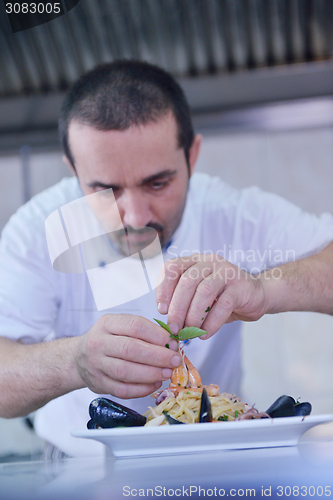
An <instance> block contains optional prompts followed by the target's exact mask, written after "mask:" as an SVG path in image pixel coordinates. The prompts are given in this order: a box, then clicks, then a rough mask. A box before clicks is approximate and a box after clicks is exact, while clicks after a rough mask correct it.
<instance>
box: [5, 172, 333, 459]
mask: <svg viewBox="0 0 333 500" xmlns="http://www.w3.org/2000/svg"><path fill="white" fill-rule="evenodd" d="M80 197H82V191H81V189H80V187H79V184H78V181H77V178H66V179H63V180H62V181H61V182H60V183H58V184H56V185H55V186H53V187H51V188H50V189H47V190H46V191H44V192H42V193H40V194H38V195H37V196H35V197H34V198H33V199H32V200H30V201H29V202H28V203H27V204H26V205H24V206H23V207H21V208H20V209H19V210H18V211H17V213H16V214H15V215H13V216H12V217H11V219H10V221H9V223H8V224H7V226H6V227H5V229H4V230H3V233H2V237H1V241H0V335H2V336H4V337H8V338H11V339H15V340H17V339H21V340H22V341H23V342H25V343H37V342H45V341H51V340H52V339H55V338H61V337H72V336H76V335H82V334H84V333H86V332H87V331H88V330H89V329H90V327H91V326H92V325H93V324H94V323H95V322H96V320H97V319H98V318H99V317H100V316H101V315H102V314H105V313H112V312H113V313H128V314H137V315H140V316H143V317H145V318H147V319H150V320H152V318H159V319H162V320H163V319H164V320H165V317H163V316H161V315H159V314H158V312H157V309H156V304H155V291H154V290H152V291H150V292H149V293H147V294H145V295H144V296H142V297H140V298H138V299H136V300H132V301H131V302H128V303H126V304H123V305H122V306H118V307H116V308H111V309H108V310H103V311H97V308H96V304H95V302H94V297H93V294H92V291H91V288H90V285H89V281H88V279H87V274H86V273H81V274H72V273H61V272H57V271H55V270H54V269H53V267H52V265H51V261H50V256H49V252H48V248H47V244H46V237H45V220H46V219H47V217H48V216H49V215H50V214H51V213H52V212H54V211H55V210H56V209H58V208H60V207H62V206H63V205H65V204H67V203H69V202H71V201H73V200H75V199H78V198H80ZM332 240H333V217H332V215H330V214H327V213H326V214H323V215H322V216H321V217H319V218H318V217H316V216H315V215H313V214H308V213H304V212H302V210H301V209H299V208H298V207H296V206H294V205H293V204H291V203H289V202H287V201H285V200H284V199H282V198H280V197H279V196H277V195H274V194H268V193H265V192H263V191H261V190H260V189H259V188H257V187H251V188H248V189H243V190H236V189H234V188H232V187H230V186H229V185H227V184H225V183H224V182H222V181H221V180H220V179H219V178H217V177H210V176H208V175H206V174H202V173H198V174H194V175H193V176H192V178H191V180H190V186H189V191H188V196H187V202H186V207H185V211H184V214H183V217H182V220H181V224H180V226H179V227H178V229H177V231H176V233H175V235H174V237H173V239H172V242H171V244H170V246H169V247H168V248H167V250H165V251H164V255H163V257H164V260H168V259H170V258H173V257H175V256H186V255H191V254H193V253H198V252H199V253H214V254H219V255H221V256H222V257H225V258H226V259H227V260H229V261H230V262H232V263H234V264H236V265H238V266H239V267H242V268H243V269H246V270H248V271H249V272H253V273H256V272H259V271H261V270H263V269H264V268H266V267H275V266H277V265H278V264H280V263H282V262H286V261H288V260H292V259H293V258H296V259H299V258H300V257H302V256H305V255H307V254H309V253H313V252H316V251H319V250H320V249H321V248H323V247H325V246H326V245H327V244H328V243H329V242H330V241H332ZM100 265H101V266H103V265H104V263H103V262H100ZM240 326H241V324H240V322H234V323H230V324H227V325H224V326H223V327H222V328H221V329H220V331H219V332H218V333H217V334H215V335H214V336H213V337H212V338H211V339H209V340H208V341H201V340H200V339H194V340H193V341H191V343H190V344H189V345H188V346H187V348H186V353H187V356H188V357H189V358H190V359H191V361H192V363H193V364H194V365H195V366H196V367H197V368H198V370H199V372H200V374H201V376H202V380H203V383H204V384H209V383H214V384H218V385H219V386H220V388H221V390H222V391H227V392H234V393H236V394H239V387H240V381H241V365H240ZM95 397H97V396H96V394H95V393H93V392H91V391H90V390H89V389H81V390H78V391H74V392H72V393H69V394H66V395H64V396H62V397H59V398H57V399H54V400H53V401H51V402H49V403H48V404H47V405H45V406H44V407H43V408H41V409H40V410H38V412H37V414H36V419H35V427H36V432H37V434H39V435H40V436H41V437H42V438H44V439H46V440H47V441H49V442H51V443H53V444H54V445H55V446H57V447H58V448H60V449H61V450H62V451H64V452H65V453H67V454H68V455H71V456H80V455H93V454H99V453H102V452H103V445H101V444H100V443H98V442H94V441H91V440H85V439H78V438H74V437H72V436H71V434H70V433H71V431H77V430H80V429H81V430H82V429H84V428H85V427H86V423H87V421H88V420H89V414H88V407H89V403H90V401H91V400H92V399H94V398H95ZM112 399H114V400H117V399H116V398H112ZM118 401H120V400H118ZM121 402H122V404H125V405H126V406H129V407H131V408H133V409H135V410H137V411H139V412H140V413H143V412H144V411H145V410H146V409H147V407H148V406H149V405H152V404H153V402H154V401H153V400H152V399H151V398H150V397H147V398H142V399H136V400H135V399H133V400H127V401H121Z"/></svg>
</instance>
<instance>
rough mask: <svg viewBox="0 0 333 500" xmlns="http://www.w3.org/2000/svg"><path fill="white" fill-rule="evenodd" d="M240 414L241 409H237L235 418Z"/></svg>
mask: <svg viewBox="0 0 333 500" xmlns="http://www.w3.org/2000/svg"><path fill="white" fill-rule="evenodd" d="M238 415H239V411H238V410H236V411H235V418H237V417H238Z"/></svg>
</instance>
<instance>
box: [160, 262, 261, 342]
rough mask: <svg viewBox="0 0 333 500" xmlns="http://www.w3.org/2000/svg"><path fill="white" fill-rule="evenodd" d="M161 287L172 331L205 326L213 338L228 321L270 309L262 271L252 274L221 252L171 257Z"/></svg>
mask: <svg viewBox="0 0 333 500" xmlns="http://www.w3.org/2000/svg"><path fill="white" fill-rule="evenodd" d="M164 274H165V278H164V280H163V282H162V283H161V284H160V285H159V286H158V287H157V290H156V301H157V304H158V310H159V312H160V313H161V314H166V313H168V324H169V327H170V329H171V331H172V333H175V334H176V333H178V331H179V330H180V329H181V328H183V326H196V327H198V328H201V329H203V330H205V331H206V332H207V333H208V335H207V336H205V337H202V338H209V337H211V336H212V335H213V334H214V333H216V332H217V331H218V330H219V329H220V328H221V326H222V325H223V324H224V323H230V322H232V321H235V320H243V321H255V320H258V319H259V318H261V316H263V315H264V314H265V313H266V311H267V302H268V297H267V291H266V290H265V286H264V280H263V279H262V276H261V275H252V274H249V273H247V272H246V271H243V270H241V269H240V268H239V267H237V266H234V265H233V264H231V263H230V262H228V261H226V260H225V259H223V258H222V257H221V256H220V255H203V254H194V255H191V256H188V257H179V258H176V259H172V260H169V261H167V262H166V263H165V265H164Z"/></svg>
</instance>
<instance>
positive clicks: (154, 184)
mask: <svg viewBox="0 0 333 500" xmlns="http://www.w3.org/2000/svg"><path fill="white" fill-rule="evenodd" d="M168 185H169V181H168V180H165V181H153V182H151V183H150V184H149V186H150V187H151V189H153V191H159V190H160V189H163V188H164V187H166V186H168Z"/></svg>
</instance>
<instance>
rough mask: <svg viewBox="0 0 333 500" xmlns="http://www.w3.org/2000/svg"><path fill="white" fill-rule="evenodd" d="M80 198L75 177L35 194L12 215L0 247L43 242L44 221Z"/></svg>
mask: <svg viewBox="0 0 333 500" xmlns="http://www.w3.org/2000/svg"><path fill="white" fill-rule="evenodd" d="M80 196H82V192H81V189H80V187H79V184H78V181H77V178H76V177H72V178H64V179H62V180H61V181H60V182H59V183H57V184H55V185H54V186H52V187H50V188H49V189H46V190H45V191H43V192H41V193H39V194H37V195H36V196H34V197H33V198H31V200H30V201H28V202H27V203H26V204H25V205H22V206H21V207H20V208H19V209H18V210H17V212H16V213H15V214H14V215H12V217H11V218H10V219H9V221H8V223H7V225H6V226H5V227H4V229H3V231H2V234H1V244H2V246H3V245H4V244H5V243H6V242H8V241H12V243H19V242H20V241H23V240H25V241H26V242H28V241H29V240H30V241H31V242H34V243H37V241H38V240H39V239H40V238H42V240H43V242H44V241H45V220H46V219H47V217H48V216H49V215H50V214H51V213H52V212H53V211H54V210H56V209H58V208H59V207H61V206H63V205H64V204H66V203H69V202H70V201H72V200H74V199H76V198H78V197H80Z"/></svg>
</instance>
